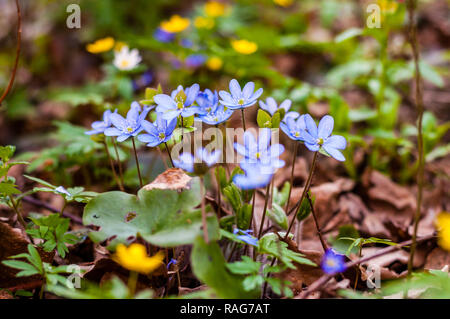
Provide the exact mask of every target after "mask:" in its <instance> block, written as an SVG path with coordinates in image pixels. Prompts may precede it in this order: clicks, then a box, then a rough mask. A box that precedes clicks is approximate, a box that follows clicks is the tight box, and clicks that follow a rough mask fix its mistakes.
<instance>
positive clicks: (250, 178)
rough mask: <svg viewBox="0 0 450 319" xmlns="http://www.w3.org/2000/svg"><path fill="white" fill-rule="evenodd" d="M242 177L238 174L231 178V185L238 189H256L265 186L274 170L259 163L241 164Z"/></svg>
mask: <svg viewBox="0 0 450 319" xmlns="http://www.w3.org/2000/svg"><path fill="white" fill-rule="evenodd" d="M240 166H241V168H242V170H243V171H244V173H245V174H244V175H242V174H238V175H235V176H234V177H233V183H234V184H236V186H238V187H239V188H240V189H243V190H248V189H257V188H261V187H265V186H267V184H269V183H270V181H271V180H272V176H273V173H274V168H273V167H270V166H264V165H262V164H260V163H245V162H243V163H241V164H240Z"/></svg>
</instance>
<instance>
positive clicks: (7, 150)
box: [0, 145, 16, 163]
mask: <svg viewBox="0 0 450 319" xmlns="http://www.w3.org/2000/svg"><path fill="white" fill-rule="evenodd" d="M15 151H16V147H15V146H13V145H6V146H0V158H1V159H2V161H3V162H5V163H6V162H8V161H9V160H10V159H11V158H12V157H13V155H14V152H15Z"/></svg>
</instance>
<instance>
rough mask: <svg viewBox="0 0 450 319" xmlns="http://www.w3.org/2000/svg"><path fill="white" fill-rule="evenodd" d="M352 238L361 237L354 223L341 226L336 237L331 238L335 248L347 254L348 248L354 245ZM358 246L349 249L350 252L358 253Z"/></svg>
mask: <svg viewBox="0 0 450 319" xmlns="http://www.w3.org/2000/svg"><path fill="white" fill-rule="evenodd" d="M351 238H354V239H357V238H359V232H358V231H357V230H356V228H355V227H353V225H344V226H341V227H339V233H338V235H337V236H336V237H334V238H333V237H332V238H330V239H329V241H330V243H332V245H333V248H334V249H335V250H336V251H337V252H339V253H341V254H345V253H347V250H348V249H349V248H350V246H352V244H353V241H352V240H351ZM358 250H359V249H358V248H357V247H353V248H351V250H350V251H348V253H349V254H350V253H354V254H357V253H358Z"/></svg>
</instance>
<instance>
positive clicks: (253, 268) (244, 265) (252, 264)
mask: <svg viewBox="0 0 450 319" xmlns="http://www.w3.org/2000/svg"><path fill="white" fill-rule="evenodd" d="M226 266H227V268H228V270H229V271H231V272H232V273H233V274H237V275H249V274H257V273H258V272H259V268H260V267H261V263H260V262H257V261H253V259H251V258H250V257H248V256H242V261H237V262H234V263H231V264H226Z"/></svg>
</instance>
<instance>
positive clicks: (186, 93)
mask: <svg viewBox="0 0 450 319" xmlns="http://www.w3.org/2000/svg"><path fill="white" fill-rule="evenodd" d="M199 89H200V86H199V85H198V84H193V85H192V86H191V87H188V88H186V89H183V87H182V86H181V85H180V86H178V88H177V89H176V90H174V91H172V94H171V95H170V96H169V95H167V94H157V95H155V97H154V101H155V102H156V104H157V107H156V112H158V113H163V115H162V117H163V119H165V120H168V121H170V120H172V119H174V118H176V117H178V116H180V115H181V116H182V117H189V116H192V115H194V114H195V113H197V112H198V110H199V108H198V107H196V106H192V104H193V103H194V101H195V99H196V98H197V94H198V91H199Z"/></svg>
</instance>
